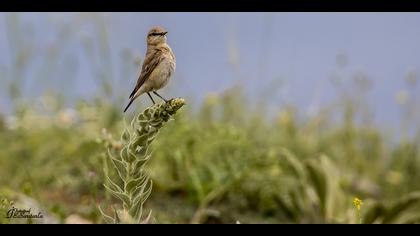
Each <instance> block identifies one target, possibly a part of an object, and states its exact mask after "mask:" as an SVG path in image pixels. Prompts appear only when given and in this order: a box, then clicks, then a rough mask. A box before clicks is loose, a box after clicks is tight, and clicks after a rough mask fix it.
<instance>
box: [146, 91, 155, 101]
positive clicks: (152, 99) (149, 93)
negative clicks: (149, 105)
mask: <svg viewBox="0 0 420 236" xmlns="http://www.w3.org/2000/svg"><path fill="white" fill-rule="evenodd" d="M147 95H149V98H150V99H151V100H152V102H153V104H156V103H155V100H153V98H152V96H151V95H150V93H147Z"/></svg>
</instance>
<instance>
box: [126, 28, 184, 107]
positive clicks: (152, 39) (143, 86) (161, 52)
mask: <svg viewBox="0 0 420 236" xmlns="http://www.w3.org/2000/svg"><path fill="white" fill-rule="evenodd" d="M167 34H168V31H167V30H166V29H165V28H163V27H161V26H156V27H153V28H151V29H150V30H149V32H148V33H147V51H146V56H145V59H144V61H143V65H142V68H141V72H140V76H139V77H138V79H137V83H136V86H135V87H134V90H133V92H131V94H130V96H129V97H128V98H129V100H130V101H129V103H128V105H127V106H126V107H125V109H124V112H126V111H127V109H128V108H129V107H130V105H131V104H132V103H133V101H134V100H135V99H136V98H138V97H139V96H140V95H142V94H144V93H147V95H148V96H149V98H150V99H151V100H152V102H153V104H155V101H154V100H153V98H152V95H150V93H151V92H152V93H153V94H155V95H157V96H158V97H159V98H161V99H162V100H164V101H165V102H168V100H167V99H165V98H163V97H162V96H161V95H160V94H158V93H157V92H156V91H157V90H159V89H161V88H163V87H165V86H166V85H167V84H168V82H169V80H170V79H171V77H172V75H173V74H174V72H175V68H176V58H175V55H174V53H173V52H172V49H171V48H170V47H169V45H168V43H167V37H166V35H167Z"/></svg>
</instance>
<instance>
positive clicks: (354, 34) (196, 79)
mask: <svg viewBox="0 0 420 236" xmlns="http://www.w3.org/2000/svg"><path fill="white" fill-rule="evenodd" d="M7 14H9V13H1V14H0V52H1V54H0V66H1V67H0V69H1V68H2V69H1V70H0V72H1V73H2V75H3V77H7V78H9V76H10V74H8V73H7V72H5V71H8V70H9V68H10V65H11V61H10V60H11V55H12V54H13V53H12V49H11V46H10V41H9V40H8V37H7V27H6V18H7ZM18 16H19V19H20V21H21V22H23V24H22V25H21V26H20V28H19V30H18V31H19V32H20V33H21V36H20V37H23V38H25V39H24V40H23V41H24V42H23V43H22V44H20V45H34V47H35V48H36V49H35V54H36V56H35V58H36V59H34V61H35V63H33V66H32V67H33V68H34V69H33V71H39V69H36V68H39V67H40V66H41V64H42V62H43V61H45V58H46V52H47V51H48V50H47V49H48V47H50V45H59V44H60V43H57V42H58V41H60V40H61V41H62V44H63V45H66V46H60V47H59V48H60V52H62V53H60V56H59V57H58V59H57V60H55V62H56V63H55V64H54V65H53V66H52V67H53V68H49V69H51V71H50V72H51V73H50V74H48V78H47V79H46V81H47V82H44V83H37V82H36V81H37V79H36V78H33V77H34V76H33V74H32V73H28V74H25V75H24V77H25V78H27V80H29V82H28V83H29V85H28V86H27V88H26V89H27V90H28V92H27V94H29V95H28V99H29V98H30V97H36V96H37V95H39V94H40V93H42V91H43V90H44V89H45V88H46V87H50V88H52V89H54V90H56V91H59V92H60V91H63V92H64V93H66V94H68V95H70V96H78V97H89V96H90V94H94V93H95V91H97V84H96V83H95V82H94V81H95V79H94V76H96V77H97V78H98V75H94V74H93V73H92V71H91V69H90V68H91V67H92V63H93V64H95V63H96V64H97V70H96V71H102V73H105V74H107V75H105V76H104V77H106V76H108V75H109V74H110V73H111V74H110V78H112V79H113V85H112V86H113V87H114V88H115V92H116V93H117V96H119V95H124V96H125V95H126V94H129V93H130V92H131V89H132V86H133V84H134V83H135V80H136V78H135V77H136V74H137V71H136V70H137V68H136V67H135V66H134V64H130V65H124V61H122V59H121V58H122V57H121V52H122V51H123V50H128V51H130V52H132V55H133V57H134V56H141V57H143V55H144V53H145V35H146V32H147V30H148V29H149V28H150V27H151V26H154V25H162V26H164V27H166V28H167V29H168V30H169V35H168V37H169V44H170V45H171V46H172V48H173V51H174V52H175V54H176V56H177V71H176V74H175V77H174V80H173V81H171V88H170V89H168V90H167V91H166V92H165V91H164V93H166V94H167V95H168V96H183V95H184V94H188V95H194V97H195V98H196V99H197V100H198V101H199V100H201V99H202V98H203V96H204V95H205V94H208V93H213V92H221V91H223V90H224V89H226V88H228V87H229V86H231V85H232V84H233V83H234V82H239V83H242V84H244V85H245V87H246V93H247V95H249V97H255V96H262V95H261V94H262V93H261V92H259V91H261V90H262V89H264V88H267V87H270V86H272V84H276V81H280V80H281V83H280V84H281V85H282V86H281V88H279V89H278V90H275V91H274V95H269V96H270V97H269V100H270V106H272V107H274V108H275V109H277V108H279V107H281V106H283V105H284V104H286V103H294V104H296V105H297V106H298V107H299V110H300V111H301V112H302V113H303V114H306V113H308V112H309V111H310V110H311V108H314V107H315V108H316V107H317V106H320V105H322V104H325V103H329V102H331V101H333V100H334V99H336V92H335V90H334V89H333V87H332V86H331V84H330V82H329V80H328V79H329V78H330V77H331V76H332V75H333V74H334V73H343V74H345V75H352V74H355V73H358V72H362V73H364V74H366V75H367V76H368V77H369V78H370V79H372V80H373V83H374V84H373V85H374V87H373V90H372V91H371V93H370V96H369V97H368V100H367V101H366V103H369V104H370V105H371V107H372V112H373V113H374V115H375V119H376V120H378V121H379V122H380V123H385V124H393V123H396V122H398V120H399V117H400V113H401V112H400V110H399V108H398V105H397V103H396V102H395V93H396V92H397V91H399V90H401V89H405V88H406V86H405V84H404V80H403V78H404V77H405V75H406V74H407V73H408V72H409V71H415V72H417V73H420V27H419V23H420V14H419V13H104V14H99V17H98V18H89V17H86V16H87V15H86V14H82V16H83V17H85V18H82V17H81V16H79V15H78V14H76V13H19V14H18ZM101 17H103V18H101ZM95 19H96V20H97V19H99V20H101V19H103V20H104V21H103V23H104V27H105V29H106V33H107V35H108V36H109V42H108V44H107V45H108V47H109V48H110V58H111V61H109V64H110V65H111V66H110V68H111V70H110V71H108V69H109V68H108V66H106V65H107V64H106V63H107V62H106V61H105V62H103V64H101V63H100V60H101V59H103V58H105V57H106V56H107V55H106V54H104V51H103V48H101V47H100V45H101V42H100V41H99V39H98V38H95V37H96V36H95V35H97V32H100V31H96V30H97V28H98V27H97V25H96V26H95V23H92V22H95ZM99 22H100V21H99ZM66 23H69V25H70V27H69V29H70V30H69V32H67V34H66V33H63V34H62V35H61V38H60V36H58V35H59V30H60V29H64V28H65V25H66ZM63 32H66V30H64V31H63ZM89 37H91V38H92V41H91V42H92V44H93V47H92V48H93V52H94V55H96V56H95V57H94V58H89V57H87V56H86V53H85V51H84V49H83V39H84V38H89ZM232 53H233V54H235V53H236V54H237V60H236V62H237V67H235V66H234V65H232V63H230V62H231V57H232ZM339 53H345V54H346V55H347V56H348V61H349V63H348V65H347V66H346V67H345V68H341V69H340V68H339V67H338V66H337V63H336V56H337V55H338V54H339ZM130 63H132V62H130ZM101 65H102V67H101ZM104 65H105V69H101V68H103V66H104ZM38 73H39V72H38ZM39 77H41V76H39ZM99 77H100V76H99ZM347 77H349V76H347ZM37 85H38V86H37ZM1 91H2V92H4V90H1ZM411 92H412V93H419V92H420V86H419V85H417V87H416V88H411ZM0 97H1V100H2V101H1V102H0V109H1V110H4V109H8V105H7V104H8V103H7V101H6V100H5V99H4V97H5V96H4V94H3V95H2V96H0ZM122 105H123V104H122Z"/></svg>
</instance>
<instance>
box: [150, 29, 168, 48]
mask: <svg viewBox="0 0 420 236" xmlns="http://www.w3.org/2000/svg"><path fill="white" fill-rule="evenodd" d="M167 33H168V31H166V30H165V29H164V28H163V27H160V26H157V27H153V28H152V29H150V30H149V33H147V44H148V45H158V44H161V43H166V34H167Z"/></svg>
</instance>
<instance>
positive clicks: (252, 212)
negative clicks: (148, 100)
mask: <svg viewBox="0 0 420 236" xmlns="http://www.w3.org/2000/svg"><path fill="white" fill-rule="evenodd" d="M235 91H236V92H235ZM240 91H241V90H240V88H237V87H236V89H235V90H234V91H232V90H229V92H226V93H224V94H221V95H217V96H216V95H211V96H209V97H208V98H207V99H206V101H205V102H204V104H202V105H201V109H200V110H199V111H192V110H191V109H186V110H183V111H180V112H179V114H177V116H176V118H175V120H174V121H172V122H169V123H168V124H167V126H166V127H165V129H163V130H162V131H161V133H160V134H159V137H158V138H157V139H156V140H155V143H154V145H153V148H152V150H153V152H152V158H151V160H150V162H149V166H148V168H149V171H150V173H151V177H152V180H153V182H154V183H155V184H154V189H153V193H152V195H151V197H150V198H149V200H148V202H147V203H146V207H147V208H148V209H152V210H153V217H154V220H155V222H157V223H235V222H237V221H239V222H241V223H357V222H358V220H357V216H356V215H357V214H356V210H355V207H354V206H353V198H354V197H359V198H361V199H362V200H363V205H362V207H361V214H362V216H363V217H364V218H363V219H364V221H365V222H391V223H392V222H419V219H418V217H419V216H420V215H419V214H418V212H419V211H418V210H419V209H418V206H419V204H418V199H419V192H416V191H420V189H419V188H420V187H419V185H418V183H419V181H420V174H419V173H420V172H419V170H420V163H419V161H418V159H419V136H416V137H415V138H414V139H404V140H401V141H400V142H397V143H396V144H390V143H389V142H388V140H387V139H386V138H385V137H384V136H383V134H382V133H381V130H379V129H376V128H373V127H370V128H369V127H360V126H359V125H357V124H356V122H354V121H353V119H354V118H353V117H352V115H351V114H353V113H352V112H349V111H347V112H344V115H343V120H344V121H343V122H339V123H332V122H330V121H329V119H328V116H325V117H324V116H322V117H321V116H319V117H315V118H313V119H309V120H306V121H300V120H298V119H297V118H296V114H295V111H294V109H292V108H285V109H282V110H281V111H280V112H279V113H278V115H277V116H276V117H275V118H274V119H269V118H267V117H266V116H265V114H264V113H261V112H259V111H254V110H252V109H251V108H249V107H248V106H247V98H246V97H245V95H244V94H241V92H240ZM43 99H44V100H51V101H55V99H54V96H53V95H45V97H44V98H43ZM47 103H48V102H47ZM53 107H54V106H53ZM349 107H351V106H349ZM52 109H53V110H54V109H55V110H54V111H51V112H50V113H47V112H40V111H35V110H34V109H32V108H31V106H27V107H24V108H23V107H22V108H21V111H20V112H18V113H16V115H15V116H14V118H13V119H8V120H7V121H5V118H2V120H3V122H2V125H1V135H0V143H1V150H2V152H0V171H1V173H2V174H1V176H0V177H1V178H0V186H2V187H1V188H2V189H1V190H0V191H1V193H2V194H3V195H4V192H11V191H12V192H15V194H24V195H25V196H29V197H30V198H33V199H34V200H36V201H37V202H38V204H39V205H41V206H43V207H44V208H45V209H46V210H47V211H48V212H50V214H52V215H53V216H54V217H56V218H57V220H58V221H59V222H66V219H67V218H68V217H69V216H70V215H73V214H76V215H78V216H80V217H82V218H83V219H87V220H89V221H91V222H95V223H102V222H103V221H102V218H101V215H100V214H99V211H98V208H97V205H98V204H99V203H101V202H102V201H104V200H105V199H106V198H109V196H107V195H106V194H105V191H104V187H103V183H104V178H103V173H102V168H103V161H104V148H103V144H102V143H103V141H104V140H107V142H109V143H111V144H113V145H119V144H118V140H119V135H120V134H121V131H122V130H123V127H124V122H123V121H124V120H123V119H122V112H121V108H120V107H116V106H114V105H110V104H107V103H96V104H87V103H83V102H81V103H80V104H79V105H78V106H77V107H76V109H68V108H65V107H60V106H56V107H55V108H52ZM349 109H350V108H349ZM407 199H408V200H407ZM9 200H13V201H19V198H18V197H12V198H11V199H10V194H9ZM395 205H396V206H395ZM394 208H395V209H394ZM400 211H403V212H404V214H401V213H400ZM389 212H391V213H392V212H396V213H392V214H391V213H389ZM389 214H391V215H389ZM369 217H370V218H369Z"/></svg>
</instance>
